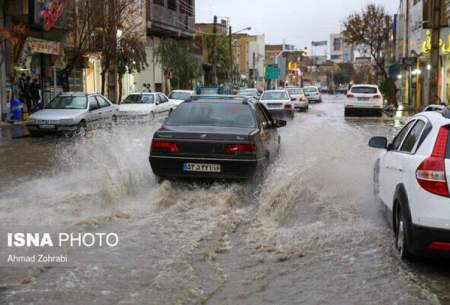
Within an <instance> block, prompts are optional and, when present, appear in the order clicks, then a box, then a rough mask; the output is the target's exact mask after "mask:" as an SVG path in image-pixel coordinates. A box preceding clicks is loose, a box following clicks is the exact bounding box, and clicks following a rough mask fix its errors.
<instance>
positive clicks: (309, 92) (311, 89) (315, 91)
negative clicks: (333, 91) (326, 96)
mask: <svg viewBox="0 0 450 305" xmlns="http://www.w3.org/2000/svg"><path fill="white" fill-rule="evenodd" d="M303 91H304V92H305V95H306V98H307V99H308V101H309V102H310V103H312V102H315V103H322V94H321V93H320V91H319V88H317V87H315V86H306V87H304V88H303Z"/></svg>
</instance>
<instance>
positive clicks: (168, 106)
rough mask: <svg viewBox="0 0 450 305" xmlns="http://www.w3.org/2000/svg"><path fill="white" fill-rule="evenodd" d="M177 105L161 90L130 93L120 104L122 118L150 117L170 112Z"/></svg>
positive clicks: (120, 116) (119, 114) (119, 115)
mask: <svg viewBox="0 0 450 305" xmlns="http://www.w3.org/2000/svg"><path fill="white" fill-rule="evenodd" d="M175 108H176V106H175V104H174V103H173V102H171V101H170V100H169V98H168V97H167V96H165V95H164V94H163V93H160V92H142V93H132V94H130V95H128V96H127V97H126V98H125V99H124V100H123V101H122V103H121V104H120V105H119V113H118V117H119V118H121V119H150V118H154V117H155V116H157V115H161V114H163V113H169V112H170V111H172V110H173V109H175Z"/></svg>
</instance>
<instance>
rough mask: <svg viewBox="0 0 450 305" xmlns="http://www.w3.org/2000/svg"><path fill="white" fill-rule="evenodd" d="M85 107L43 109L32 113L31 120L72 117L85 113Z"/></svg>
mask: <svg viewBox="0 0 450 305" xmlns="http://www.w3.org/2000/svg"><path fill="white" fill-rule="evenodd" d="M86 112H87V110H86V109H43V110H39V111H37V112H35V113H33V114H32V115H30V119H32V120H63V119H72V118H75V117H78V116H80V115H82V114H83V113H86Z"/></svg>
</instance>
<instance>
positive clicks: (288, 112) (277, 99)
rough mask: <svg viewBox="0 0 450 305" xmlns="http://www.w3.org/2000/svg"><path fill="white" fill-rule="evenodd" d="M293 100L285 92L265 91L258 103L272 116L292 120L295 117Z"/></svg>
mask: <svg viewBox="0 0 450 305" xmlns="http://www.w3.org/2000/svg"><path fill="white" fill-rule="evenodd" d="M293 100H294V98H291V97H290V96H289V93H288V92H287V91H286V90H267V91H264V92H263V94H262V95H261V99H260V102H261V103H262V104H263V105H264V106H265V107H266V108H267V110H268V111H269V112H270V114H271V115H272V116H274V117H281V118H286V117H287V118H289V119H293V118H294V116H295V109H294V103H293Z"/></svg>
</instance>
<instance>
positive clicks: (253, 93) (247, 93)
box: [237, 88, 261, 100]
mask: <svg viewBox="0 0 450 305" xmlns="http://www.w3.org/2000/svg"><path fill="white" fill-rule="evenodd" d="M237 95H238V96H242V97H248V98H253V99H255V100H259V98H260V96H261V94H260V93H259V91H258V89H256V88H248V89H240V90H239V91H238V93H237Z"/></svg>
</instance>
